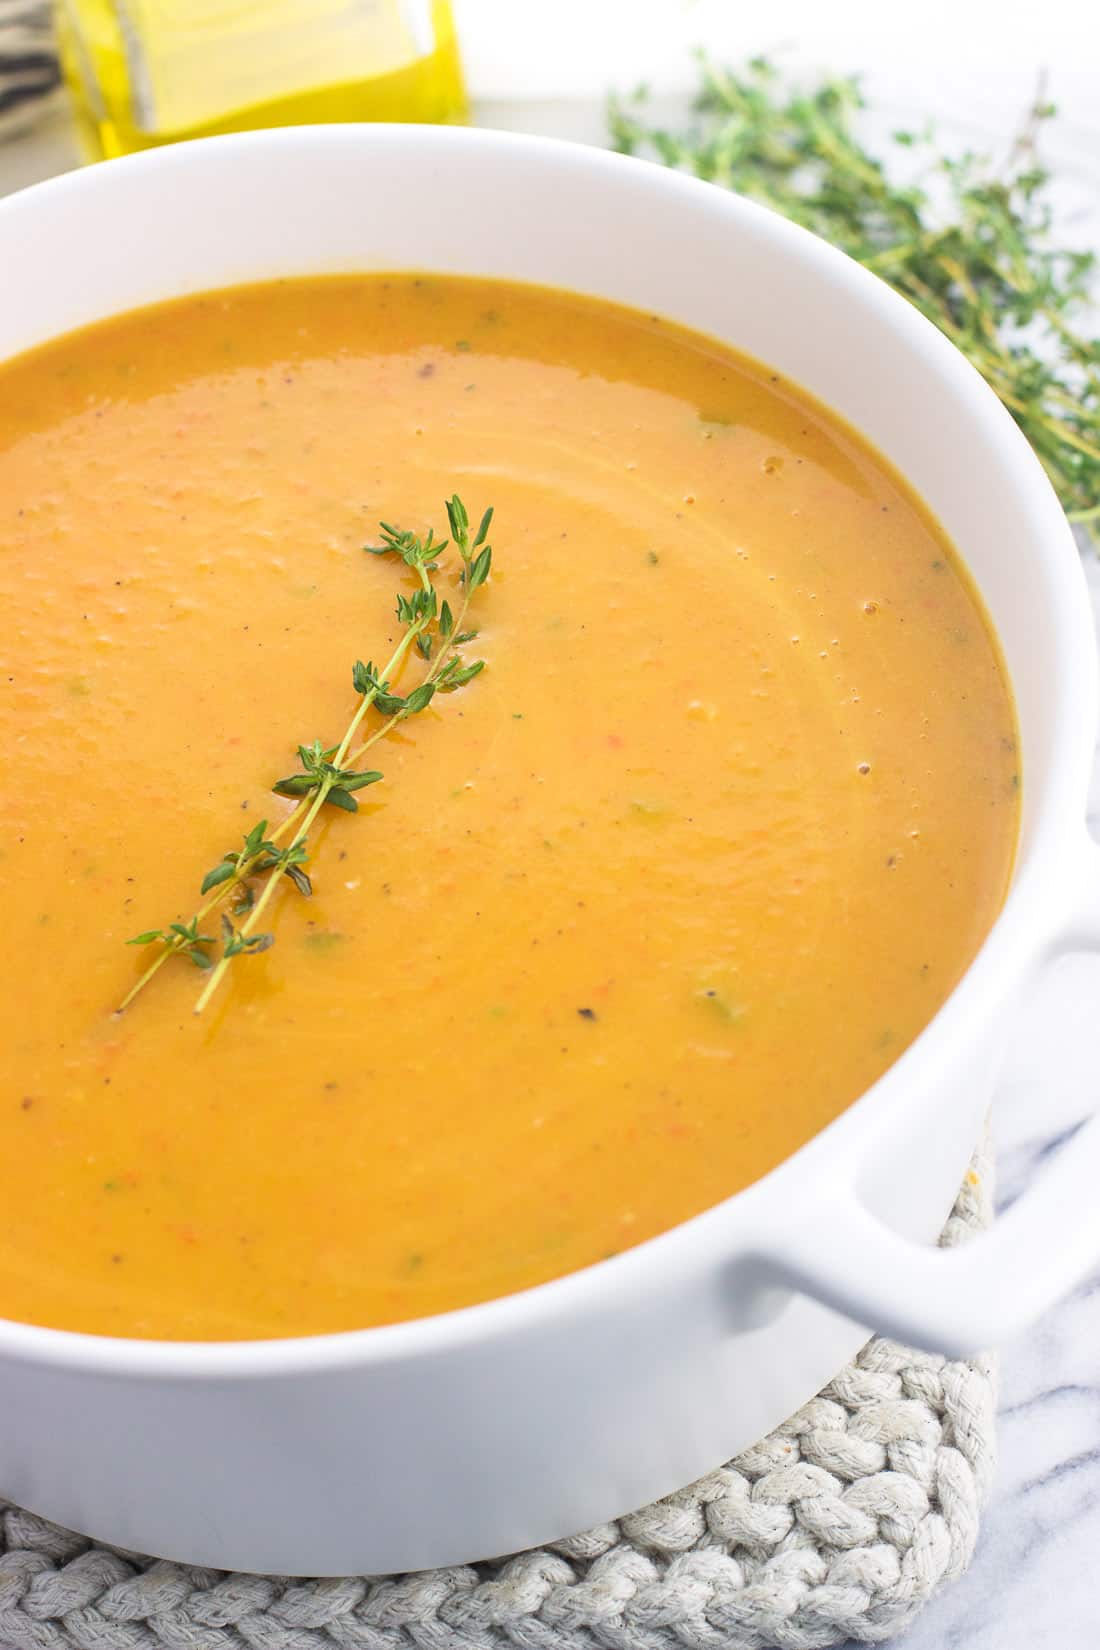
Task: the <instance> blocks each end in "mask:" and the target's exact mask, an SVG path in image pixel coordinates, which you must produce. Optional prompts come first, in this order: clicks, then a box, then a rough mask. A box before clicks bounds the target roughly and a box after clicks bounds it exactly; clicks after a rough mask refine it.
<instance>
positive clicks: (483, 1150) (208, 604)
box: [0, 276, 1018, 1339]
mask: <svg viewBox="0 0 1100 1650" xmlns="http://www.w3.org/2000/svg"><path fill="white" fill-rule="evenodd" d="M456 490H457V491H458V492H459V493H460V494H461V495H462V496H463V498H464V499H465V501H466V503H467V505H468V507H469V509H470V513H471V516H472V517H473V518H474V519H475V520H476V519H477V517H478V515H480V512H481V511H482V510H483V509H484V507H485V506H487V505H490V504H491V505H493V506H495V510H496V517H495V520H494V523H493V530H492V535H491V537H492V541H493V545H494V562H493V573H492V576H491V578H490V580H489V582H488V583H487V584H486V585H485V586H484V588H483V589H481V590H480V591H479V592H477V602H478V604H479V613H480V617H479V621H478V622H479V623H480V628H481V634H480V636H479V637H478V639H477V641H476V642H475V643H474V644H472V645H471V647H468V648H467V649H466V653H467V656H470V657H472V656H474V655H477V656H483V657H484V658H485V659H486V661H487V668H486V669H485V671H484V672H483V674H482V675H480V676H479V677H477V678H476V680H474V681H472V682H471V683H470V684H469V685H468V686H467V687H466V688H464V689H463V690H462V691H461V692H460V693H456V694H454V695H451V696H449V697H446V698H444V697H442V696H437V698H436V700H435V701H434V702H433V704H432V705H431V706H430V707H429V708H428V709H427V710H425V711H423V712H422V713H421V714H420V715H418V716H417V717H415V719H412V720H410V721H409V722H408V723H406V724H405V725H404V726H402V727H401V728H400V729H399V730H397V731H395V732H393V733H391V734H390V735H389V736H388V737H387V738H386V739H385V740H384V741H382V742H380V743H379V744H378V745H377V746H376V747H375V750H374V751H373V752H372V753H371V760H372V762H373V763H374V765H376V766H377V767H378V768H380V769H381V770H382V771H383V773H384V775H385V778H384V781H383V782H382V783H379V784H377V785H375V786H373V787H372V788H371V789H370V790H369V791H365V792H361V793H360V798H359V799H360V803H361V810H360V813H359V815H358V817H356V818H351V817H350V816H349V815H347V814H345V813H338V812H336V811H335V810H333V809H326V810H325V811H324V814H323V816H322V820H321V821H320V822H319V827H318V828H317V829H316V830H315V831H314V832H313V833H311V839H310V847H311V853H312V859H311V864H310V870H311V873H312V876H313V879H314V884H315V891H314V896H313V898H312V899H306V898H302V897H300V896H299V895H298V894H297V893H296V892H295V890H294V889H293V888H292V887H291V885H290V883H289V881H286V880H285V879H284V880H283V883H282V885H281V887H280V890H279V894H278V897H277V898H276V899H275V901H273V904H272V908H271V911H270V913H269V918H270V920H268V919H267V918H265V922H264V928H265V929H270V930H271V932H273V933H274V935H275V940H276V943H275V944H274V946H273V947H272V949H270V950H268V951H266V952H264V953H263V954H262V955H257V956H254V957H248V958H244V959H241V960H239V961H237V962H235V963H234V964H233V965H232V967H231V969H230V970H229V972H228V976H227V978H226V981H225V983H224V985H223V986H222V988H221V989H220V991H219V992H218V994H217V995H216V996H215V998H214V999H213V1001H212V1003H211V1005H210V1007H209V1008H208V1009H207V1010H206V1011H205V1012H204V1013H203V1014H201V1015H196V1014H194V1013H193V1006H194V1003H195V999H196V994H197V991H198V990H199V989H200V988H201V986H202V984H203V976H202V975H200V974H199V973H198V972H197V971H196V970H194V969H192V968H191V967H190V965H189V964H188V963H187V961H186V959H184V958H178V957H177V958H173V959H172V960H171V961H170V962H169V963H168V965H167V966H165V967H164V968H163V969H162V970H161V972H160V973H159V974H158V975H157V977H156V978H155V979H154V980H153V981H152V982H151V984H150V985H149V986H148V987H147V988H146V989H145V990H144V991H143V992H142V994H141V995H140V996H139V997H138V998H137V1000H136V1001H135V1002H134V1004H133V1005H132V1007H130V1008H129V1009H128V1010H127V1012H126V1013H125V1014H123V1015H122V1016H117V1015H115V1014H113V1013H112V1011H113V1010H114V1009H115V1008H116V1006H117V1005H118V1003H119V1002H120V1000H121V999H122V998H123V996H124V995H125V993H126V992H127V990H128V989H129V987H130V986H131V985H132V984H133V983H134V980H135V979H136V978H137V976H138V974H139V973H140V971H141V969H142V967H143V965H144V964H145V963H147V962H148V960H149V957H150V955H151V953H149V952H142V951H137V950H127V949H126V948H125V946H124V941H126V940H127V939H128V938H129V937H130V936H132V935H134V934H135V933H137V932H138V931H140V930H142V929H147V928H150V927H159V926H161V925H162V924H163V923H165V922H167V921H169V920H171V919H173V918H185V917H188V916H189V915H190V914H191V913H192V912H193V911H194V910H195V909H196V907H197V905H198V903H199V900H198V883H199V881H200V879H201V877H202V875H203V873H204V872H205V871H206V870H207V869H208V868H209V867H210V866H212V865H213V864H214V863H215V862H216V861H217V860H218V859H219V857H220V856H221V855H222V854H224V853H225V852H226V851H227V850H229V849H232V848H234V847H239V846H240V836H241V833H242V832H243V831H244V830H247V829H248V828H249V827H250V826H251V825H253V824H255V823H257V822H258V821H259V820H260V819H261V818H266V819H268V820H269V821H272V822H275V821H278V820H280V819H282V818H283V816H284V815H285V814H286V812H287V811H289V809H290V808H291V806H292V804H291V803H290V802H289V801H284V800H283V799H281V798H278V797H275V796H273V795H272V794H271V791H270V786H271V784H272V782H273V781H274V780H275V779H277V778H278V777H279V776H280V775H282V774H285V773H287V772H288V771H289V769H291V768H292V767H293V766H294V750H295V747H296V746H297V744H298V743H299V742H301V741H305V742H308V741H310V740H312V739H314V738H320V739H321V741H322V743H325V744H330V743H335V741H336V740H337V738H338V737H339V735H340V733H341V732H342V731H343V729H344V726H345V724H346V722H347V720H348V717H349V715H350V713H351V711H352V710H353V709H354V705H355V702H356V701H355V696H354V694H353V692H352V684H351V667H352V664H353V662H354V661H355V660H356V659H363V660H367V659H371V658H373V659H375V660H380V659H382V658H385V657H386V656H387V654H388V652H389V650H390V648H391V647H392V645H393V644H394V642H395V641H396V640H397V639H398V637H399V635H400V630H399V627H398V625H397V622H396V620H395V617H394V595H395V592H396V591H397V590H402V591H404V592H405V593H406V594H407V595H409V594H411V593H412V591H413V589H414V588H415V580H414V579H413V577H412V575H411V574H410V573H408V572H407V570H406V569H404V568H403V567H402V566H401V565H400V564H399V563H398V562H397V561H396V560H395V559H394V558H392V557H386V558H382V557H374V556H370V555H365V554H364V553H363V549H362V547H363V546H364V544H366V543H377V534H378V522H379V520H380V519H381V520H386V521H390V522H395V523H397V524H399V525H401V526H405V527H411V528H415V529H416V530H418V531H421V530H423V529H425V528H426V527H427V526H429V525H433V526H435V527H436V528H437V529H438V530H439V531H442V532H446V517H445V513H444V510H443V500H444V499H445V498H446V497H447V496H449V495H450V494H451V493H452V492H454V491H456ZM437 577H438V579H439V580H440V581H441V585H442V586H443V587H446V588H449V585H448V581H449V580H451V579H452V578H453V575H452V574H451V573H450V572H449V571H448V569H447V567H446V566H444V567H443V568H442V569H441V571H440V573H439V574H438V575H437ZM451 594H452V595H453V594H454V592H453V590H452V591H451ZM0 603H2V608H3V612H4V614H5V620H4V626H3V634H2V640H0V655H2V672H0V727H2V733H3V740H4V745H5V749H6V751H7V760H6V763H5V769H4V777H3V780H2V781H0V786H2V795H0V856H2V873H3V887H4V931H5V949H6V956H7V967H6V982H5V988H4V991H3V993H2V995H0V1038H2V1046H3V1051H4V1052H3V1075H2V1088H0V1193H2V1195H0V1209H2V1215H0V1232H2V1236H0V1313H2V1314H3V1315H6V1316H9V1317H13V1318H17V1319H24V1320H29V1321H31V1322H35V1323H44V1324H53V1325H60V1326H64V1327H68V1328H76V1329H83V1330H92V1331H98V1332H102V1333H106V1334H117V1335H136V1336H158V1337H165V1338H178V1337H185V1338H198V1339H204V1338H247V1337H257V1336H283V1335H297V1334H303V1333H310V1332H316V1331H326V1330H337V1329H344V1328H353V1327H359V1326H363V1325H368V1324H376V1323H384V1322H388V1321H392V1320H396V1319H401V1318H409V1317H414V1316H421V1315H424V1314H427V1313H433V1312H437V1311H440V1310H444V1309H447V1308H451V1307H455V1306H460V1305H464V1304H467V1303H470V1302H474V1301H477V1300H482V1299H485V1298H487V1297H490V1296H494V1295H499V1294H502V1293H505V1292H508V1291H511V1290H515V1289H518V1288H521V1287H523V1286H525V1285H528V1284H532V1283H536V1282H538V1281H540V1280H543V1279H546V1278H550V1277H552V1276H555V1275H557V1274H560V1273H564V1272H567V1271H570V1270H572V1269H574V1268H577V1267H580V1266H583V1265H585V1264H586V1263H589V1262H593V1261H597V1260H599V1259H600V1258H601V1257H605V1256H609V1255H613V1254H614V1253H616V1252H617V1251H619V1250H621V1249H623V1248H624V1247H626V1246H628V1245H632V1244H635V1243H637V1242H639V1241H640V1240H642V1239H644V1238H647V1237H649V1236H651V1235H653V1234H654V1233H657V1232H660V1231H661V1230H663V1229H665V1228H667V1227H669V1226H671V1225H673V1224H674V1223H676V1222H678V1221H680V1220H683V1219H684V1218H686V1217H688V1216H690V1215H692V1214H695V1213H697V1212H698V1211H700V1210H702V1209H704V1208H706V1207H707V1206H709V1205H711V1204H713V1203H715V1202H717V1201H719V1200H720V1199H722V1198H724V1197H725V1196H727V1195H728V1194H729V1193H731V1192H734V1191H736V1190H738V1188H740V1187H743V1186H745V1185H746V1184H748V1183H749V1182H751V1181H753V1180H754V1179H756V1178H757V1177H759V1176H760V1175H762V1174H763V1173H765V1171H767V1170H768V1169H770V1168H772V1167H773V1166H774V1165H775V1164H777V1163H778V1162H779V1161H780V1160H781V1159H783V1158H784V1157H785V1156H787V1155H788V1154H789V1153H790V1152H791V1151H793V1150H794V1149H795V1148H796V1147H798V1146H799V1145H800V1144H802V1143H803V1142H804V1141H806V1140H807V1139H808V1138H809V1137H810V1136H812V1135H813V1134H814V1133H815V1132H816V1131H817V1130H819V1129H820V1128H821V1127H822V1126H823V1125H824V1124H825V1123H827V1122H828V1121H829V1119H831V1118H833V1117H834V1116H835V1115H836V1114H837V1113H838V1112H839V1111H841V1110H842V1109H843V1108H844V1107H845V1106H846V1105H847V1104H849V1102H851V1101H852V1100H853V1099H854V1098H855V1097H856V1096H857V1095H858V1094H859V1093H860V1092H861V1091H862V1090H863V1089H864V1088H865V1087H866V1086H867V1084H868V1083H870V1082H871V1081H872V1079H874V1078H875V1077H877V1076H878V1075H879V1074H880V1073H881V1072H882V1071H883V1070H884V1069H885V1068H886V1067H887V1066H888V1065H889V1064H890V1063H891V1061H893V1060H894V1058H895V1057H896V1056H897V1055H898V1054H899V1053H900V1052H901V1050H902V1049H904V1048H905V1046H906V1044H907V1043H909V1042H910V1041H911V1039H912V1038H913V1037H914V1036H915V1035H916V1034H917V1032H918V1031H920V1029H921V1028H922V1027H923V1026H924V1025H925V1024H926V1023H927V1021H928V1020H929V1019H930V1017H931V1016H932V1015H933V1013H934V1012H935V1010H936V1009H937V1008H938V1007H939V1005H940V1004H941V1003H942V1002H943V1000H944V998H945V997H946V996H947V994H948V993H949V992H950V990H951V989H952V987H953V986H954V985H955V983H956V982H957V981H958V979H959V977H960V975H961V974H962V972H963V971H964V969H965V968H966V966H967V964H968V963H969V961H970V960H971V958H972V957H973V955H974V953H975V951H976V949H977V948H978V946H979V944H980V943H981V940H982V939H983V937H984V935H985V934H986V932H987V930H988V928H989V926H990V924H991V922H992V920H993V918H994V916H995V914H996V912H997V910H998V908H999V905H1000V903H1001V900H1002V898H1003V895H1004V893H1005V889H1006V885H1007V880H1008V876H1009V872H1010V867H1011V861H1012V855H1013V849H1014V843H1015V835H1016V827H1017V812H1018V808H1017V794H1018V791H1017V787H1018V779H1017V757H1016V750H1015V725H1014V718H1013V709H1012V705H1011V703H1010V699H1009V694H1008V691H1007V688H1006V682H1005V679H1004V676H1003V674H1002V670H1001V667H1000V663H999V658H998V653H997V649H996V645H995V643H994V641H993V639H992V637H991V634H990V631H989V628H988V625H987V622H986V619H985V617H984V615H983V613H982V611H981V608H980V606H979V604H978V602H977V601H976V599H975V595H974V593H973V591H972V590H971V588H970V586H969V585H968V583H967V581H966V579H965V577H964V576H963V575H962V573H961V572H960V569H959V567H958V566H957V565H956V563H955V561H954V560H953V557H952V553H951V551H950V549H949V547H948V546H947V545H946V544H945V542H944V540H943V538H942V536H941V535H940V534H939V533H938V531H937V529H936V527H935V526H934V524H933V523H932V522H931V521H930V520H929V519H928V517H927V515H926V514H925V513H924V512H923V511H922V509H921V507H920V506H919V504H918V503H917V501H916V500H915V499H914V498H913V496H912V495H911V494H910V493H909V492H907V490H906V488H905V487H904V486H903V485H902V484H901V483H900V481H899V479H898V477H897V476H896V475H895V474H893V473H892V472H891V471H890V469H889V468H888V467H887V466H886V465H884V463H883V462H882V461H881V459H879V458H878V457H877V456H876V455H875V454H874V453H873V452H872V451H870V450H869V449H868V448H867V446H865V445H864V444H863V443H862V442H861V441H860V440H859V439H857V438H856V437H855V436H854V435H853V433H852V432H851V431H850V430H848V429H847V428H845V427H844V426H843V425H841V424H840V423H838V421H836V420H835V419H834V418H833V417H832V416H831V415H829V414H828V413H826V412H825V411H824V410H823V409H822V408H821V407H819V406H817V405H816V404H814V403H813V402H812V401H811V400H809V399H808V398H807V397H806V396H805V395H804V394H802V393H801V392H800V391H799V390H798V389H797V388H796V387H795V386H793V385H791V384H788V383H786V382H782V381H779V380H777V379H776V378H775V377H773V376H771V375H770V374H769V373H768V372H767V371H766V370H765V369H763V368H761V367H759V366H757V365H755V364H754V363H752V362H750V361H748V360H745V359H742V358H739V357H737V356H735V355H733V354H731V353H730V352H728V351H726V350H725V349H723V348H720V347H718V346H717V345H716V344H714V343H712V342H710V341H708V340H706V339H703V338H700V337H695V336H693V335H691V334H688V333H686V332H683V331H680V330H679V329H677V328H675V327H673V326H670V325H668V324H662V323H661V322H659V321H657V320H654V319H652V318H649V317H646V316H642V315H637V314H633V313H629V312H627V311H623V310H617V309H614V308H612V307H610V306H608V305H605V304H601V303H597V302H589V301H585V300H580V299H576V298H573V297H570V296H567V295H564V294H560V293H555V292H549V291H541V290H538V289H531V288H520V287H514V286H507V285H500V284H495V283H488V282H482V281H469V280H452V279H436V278H423V279H420V278H414V277H412V276H395V277H391V278H382V277H361V278H338V279H337V278H333V279H325V280H315V281H290V282H282V283H277V284H270V285H264V286H257V287H251V288H242V289H238V290H234V291H231V292H225V293H217V294H211V295H208V296H204V297H202V298H194V299H188V300H185V301H181V302H175V303H171V304H167V305H164V306H162V307H157V308H154V309H150V310H147V311H144V312H141V313H138V314H133V315H128V316H126V317H123V318H122V319H119V320H115V321H111V322H110V323H107V324H103V325H99V326H96V327H93V328H91V329H89V330H87V331H84V332H82V333H78V334H75V335H73V336H70V337H67V338H64V339H61V340H60V341H57V342H54V343H51V344H50V345H49V346H47V347H45V348H43V349H41V350H38V351H36V352H34V353H32V354H29V355H27V356H24V357H22V358H21V359H19V360H16V361H14V362H11V363H9V364H8V365H6V366H5V367H3V368H2V369H0ZM422 668H423V666H422V664H421V663H420V662H419V661H417V660H416V657H415V655H414V656H413V659H412V660H411V661H410V662H409V663H408V664H407V666H406V668H405V669H404V671H403V673H402V675H401V677H400V688H401V690H402V691H403V692H407V691H408V690H409V689H410V688H411V686H412V684H413V683H414V682H415V681H416V680H417V679H418V672H419V671H420V670H422ZM370 716H371V717H376V712H374V711H371V712H370ZM368 725H369V724H368ZM210 931H211V932H215V931H216V929H213V928H212V929H211V930H210Z"/></svg>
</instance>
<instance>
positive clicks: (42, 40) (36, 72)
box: [0, 0, 61, 138]
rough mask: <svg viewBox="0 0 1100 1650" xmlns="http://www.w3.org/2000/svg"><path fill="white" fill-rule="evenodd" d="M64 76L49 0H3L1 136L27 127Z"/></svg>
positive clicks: (0, 9) (0, 14) (0, 23)
mask: <svg viewBox="0 0 1100 1650" xmlns="http://www.w3.org/2000/svg"><path fill="white" fill-rule="evenodd" d="M60 79H61V76H60V74H59V72H58V67H57V55H56V52H55V50H54V43H53V30H52V28H51V26H50V8H49V4H48V0H0V138H6V137H15V136H16V135H17V134H18V133H21V132H24V131H26V130H27V128H28V127H29V126H30V125H31V124H32V123H33V122H34V120H35V119H37V117H38V114H39V113H40V111H42V110H43V109H45V107H46V105H47V104H48V103H49V101H50V94H51V93H52V92H53V91H54V90H55V88H56V87H57V86H58V84H59V83H60Z"/></svg>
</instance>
